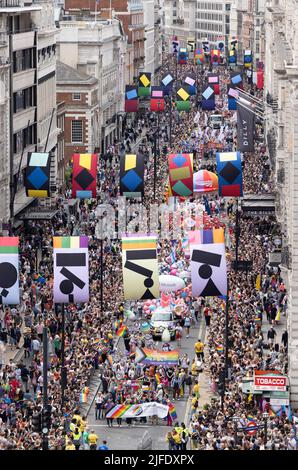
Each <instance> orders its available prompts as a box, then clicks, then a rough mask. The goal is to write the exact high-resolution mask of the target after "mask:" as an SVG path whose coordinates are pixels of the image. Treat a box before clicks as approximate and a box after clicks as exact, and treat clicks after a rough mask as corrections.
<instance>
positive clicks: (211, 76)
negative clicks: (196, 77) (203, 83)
mask: <svg viewBox="0 0 298 470" xmlns="http://www.w3.org/2000/svg"><path fill="white" fill-rule="evenodd" d="M208 83H209V84H210V85H212V88H213V90H214V94H215V95H219V94H220V89H219V75H218V74H217V73H208Z"/></svg>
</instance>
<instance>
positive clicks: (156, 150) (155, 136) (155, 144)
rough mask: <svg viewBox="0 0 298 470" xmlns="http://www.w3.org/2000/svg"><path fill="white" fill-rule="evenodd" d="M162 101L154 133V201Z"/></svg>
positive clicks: (158, 108) (158, 107)
mask: <svg viewBox="0 0 298 470" xmlns="http://www.w3.org/2000/svg"><path fill="white" fill-rule="evenodd" d="M160 106H161V101H159V100H158V102H157V128H156V130H155V132H154V149H153V152H154V181H153V185H154V201H155V197H156V180H157V157H159V111H160Z"/></svg>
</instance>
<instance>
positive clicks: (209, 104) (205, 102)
mask: <svg viewBox="0 0 298 470" xmlns="http://www.w3.org/2000/svg"><path fill="white" fill-rule="evenodd" d="M202 109H203V110H208V111H214V109H215V93H214V87H213V85H211V84H209V83H208V84H207V85H203V89H202Z"/></svg>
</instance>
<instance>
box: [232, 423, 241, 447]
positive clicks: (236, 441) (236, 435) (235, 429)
mask: <svg viewBox="0 0 298 470" xmlns="http://www.w3.org/2000/svg"><path fill="white" fill-rule="evenodd" d="M239 419H240V418H239V416H233V423H234V438H235V445H236V446H237V444H238V422H239Z"/></svg>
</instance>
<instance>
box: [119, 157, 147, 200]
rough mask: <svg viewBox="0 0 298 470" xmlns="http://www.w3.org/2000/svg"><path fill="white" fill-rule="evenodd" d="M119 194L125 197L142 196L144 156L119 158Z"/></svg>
mask: <svg viewBox="0 0 298 470" xmlns="http://www.w3.org/2000/svg"><path fill="white" fill-rule="evenodd" d="M120 194H121V196H127V197H142V196H144V155H143V154H141V153H139V154H138V155H135V154H132V155H121V156H120Z"/></svg>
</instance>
